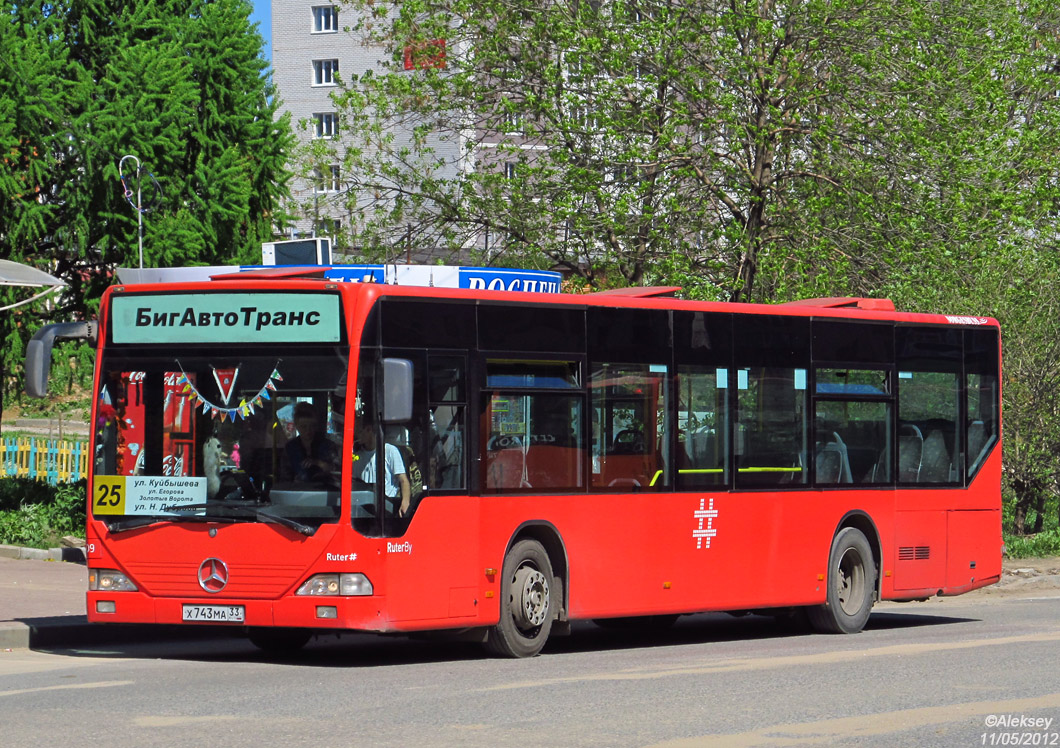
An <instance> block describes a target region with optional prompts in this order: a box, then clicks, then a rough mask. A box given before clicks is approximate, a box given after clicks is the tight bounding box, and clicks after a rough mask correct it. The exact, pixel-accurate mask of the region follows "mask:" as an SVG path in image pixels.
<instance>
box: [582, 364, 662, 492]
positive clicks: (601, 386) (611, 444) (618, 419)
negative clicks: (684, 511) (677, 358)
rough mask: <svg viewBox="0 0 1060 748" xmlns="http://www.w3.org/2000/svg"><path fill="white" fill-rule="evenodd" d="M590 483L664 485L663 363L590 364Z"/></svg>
mask: <svg viewBox="0 0 1060 748" xmlns="http://www.w3.org/2000/svg"><path fill="white" fill-rule="evenodd" d="M589 388H590V391H591V394H592V411H593V433H592V439H593V460H592V485H593V488H594V489H600V490H612V491H627V490H641V491H643V490H659V489H661V488H665V487H668V486H669V485H670V472H669V459H668V455H669V451H670V450H669V446H670V445H669V431H670V429H669V421H670V379H669V376H668V367H667V366H665V365H663V364H595V365H594V367H593V373H592V377H591V379H590V382H589Z"/></svg>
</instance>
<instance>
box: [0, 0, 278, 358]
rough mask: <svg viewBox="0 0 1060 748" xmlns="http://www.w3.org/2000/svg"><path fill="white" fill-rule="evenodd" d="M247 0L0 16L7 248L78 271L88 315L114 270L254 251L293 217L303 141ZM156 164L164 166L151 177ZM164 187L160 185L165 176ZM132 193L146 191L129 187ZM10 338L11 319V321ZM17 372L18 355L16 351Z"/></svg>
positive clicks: (76, 307)
mask: <svg viewBox="0 0 1060 748" xmlns="http://www.w3.org/2000/svg"><path fill="white" fill-rule="evenodd" d="M250 9H251V8H250V5H249V3H247V2H246V0H58V2H43V1H42V0H30V1H29V2H22V1H21V0H18V1H17V2H16V1H15V0H9V2H8V3H7V4H6V6H5V14H4V21H3V23H2V24H0V157H2V159H3V160H2V162H0V257H2V258H7V259H13V260H23V261H31V262H32V263H33V264H35V265H37V266H38V267H41V268H43V269H46V270H48V271H49V272H51V273H52V274H53V275H56V276H58V277H60V278H62V279H63V280H65V281H66V282H67V283H68V284H69V289H68V291H67V292H66V293H64V295H63V297H62V302H61V303H60V304H59V305H58V307H57V308H55V309H53V310H50V311H45V309H44V307H43V306H42V305H35V306H34V307H33V308H32V310H31V311H28V312H26V313H25V314H24V315H23V317H22V318H20V321H19V323H18V324H19V333H18V334H19V335H20V336H24V335H26V334H28V333H29V332H32V329H33V328H35V327H36V326H37V323H38V322H39V321H40V320H42V319H44V318H45V317H49V316H50V317H54V318H58V319H69V318H70V316H71V315H74V316H79V315H80V316H83V315H91V314H92V312H93V309H94V307H95V305H96V303H97V302H98V298H99V296H100V294H101V293H102V290H103V289H104V288H105V287H106V286H107V285H108V284H109V283H111V282H112V279H113V271H114V269H115V268H117V267H121V266H126V267H128V266H136V265H137V264H138V263H139V249H138V237H137V234H138V229H137V225H138V220H137V218H138V216H137V211H136V209H135V207H134V206H133V205H131V204H130V202H129V201H128V200H126V198H125V196H124V194H123V189H122V183H121V182H120V181H119V161H120V159H121V158H122V157H123V156H125V155H132V156H135V157H136V159H138V162H139V163H140V164H141V165H142V166H143V168H144V173H143V174H140V175H137V173H136V169H135V166H136V163H137V162H136V161H135V160H131V159H127V160H126V161H125V176H126V185H127V186H129V187H131V188H133V189H135V187H136V182H137V181H138V182H139V186H140V187H141V188H142V193H143V203H144V204H146V205H149V207H151V212H149V213H145V214H143V219H144V221H143V223H144V240H143V247H144V264H145V266H174V265H194V264H223V263H228V262H247V261H251V260H253V259H254V258H255V257H257V256H258V254H259V253H260V243H261V242H262V241H267V240H268V239H270V238H271V237H272V228H273V226H274V225H277V224H280V223H282V222H283V216H282V215H281V214H280V213H279V210H280V200H281V198H282V197H283V196H284V195H285V194H286V190H287V172H286V170H285V163H286V161H287V157H288V151H289V150H290V148H291V147H292V145H293V142H294V141H293V136H292V135H291V134H290V127H289V124H288V122H287V120H286V119H278V118H277V116H276V111H277V107H278V104H279V102H278V101H277V100H276V98H275V97H274V92H273V88H272V84H271V81H270V78H269V70H268V63H267V62H266V61H265V60H264V58H263V57H262V55H261V51H262V43H263V42H262V39H261V37H260V36H259V35H258V33H257V31H256V29H255V28H254V27H253V26H252V25H251V23H250V20H249V14H250ZM148 173H149V174H150V175H152V176H150V177H149V176H148ZM156 182H157V185H158V187H159V191H158V192H156V190H155V186H154V185H155V183H156ZM133 202H135V199H133ZM2 324H4V325H6V326H7V329H6V330H3V331H0V333H3V335H0V337H10V336H11V335H12V334H14V333H13V332H12V330H13V329H14V328H13V327H12V325H14V324H15V323H14V321H13V320H12V319H11V318H9V317H8V318H4V320H3V322H2ZM10 350H11V348H10V347H8V348H7V349H6V351H5V354H4V355H5V361H6V363H7V366H8V369H9V370H15V369H17V368H20V367H18V366H17V364H18V363H19V362H17V361H15V360H14V359H13V358H11V357H10V355H9V354H8V353H7V351H10Z"/></svg>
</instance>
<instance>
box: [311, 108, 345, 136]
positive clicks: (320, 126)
mask: <svg viewBox="0 0 1060 748" xmlns="http://www.w3.org/2000/svg"><path fill="white" fill-rule="evenodd" d="M338 131H339V118H338V115H336V114H335V113H334V112H321V113H317V114H314V115H313V137H315V138H333V137H335V135H336V134H338Z"/></svg>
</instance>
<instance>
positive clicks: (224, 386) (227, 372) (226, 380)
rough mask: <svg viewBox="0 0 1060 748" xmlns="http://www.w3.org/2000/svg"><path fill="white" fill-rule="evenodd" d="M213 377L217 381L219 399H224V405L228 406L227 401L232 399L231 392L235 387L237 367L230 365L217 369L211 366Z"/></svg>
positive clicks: (237, 374) (237, 373)
mask: <svg viewBox="0 0 1060 748" xmlns="http://www.w3.org/2000/svg"><path fill="white" fill-rule="evenodd" d="M210 368H211V369H213V379H214V381H215V382H217V391H218V392H220V393H221V400H223V401H224V404H225V407H227V406H228V401H229V400H231V399H232V392H233V391H234V390H235V388H236V378H237V377H238V376H239V367H238V366H232V367H229V368H227V369H218V368H215V367H213V366H211V367H210Z"/></svg>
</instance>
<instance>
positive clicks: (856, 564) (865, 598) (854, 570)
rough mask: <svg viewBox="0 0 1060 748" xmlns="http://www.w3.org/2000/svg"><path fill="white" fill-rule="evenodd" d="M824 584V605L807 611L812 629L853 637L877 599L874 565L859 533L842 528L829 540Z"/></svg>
mask: <svg viewBox="0 0 1060 748" xmlns="http://www.w3.org/2000/svg"><path fill="white" fill-rule="evenodd" d="M827 585H828V593H827V596H826V598H825V604H824V605H819V606H814V607H812V608H810V609H808V610H807V611H806V612H807V615H808V616H809V619H810V624H811V625H812V626H813V628H814V630H815V631H818V632H820V633H822V634H856V633H858V632H859V631H861V630H862V629H863V628H865V624H866V623H867V622H868V620H869V613H870V612H871V611H872V603H873V601H874V600H875V598H876V563H875V562H874V561H873V558H872V548H871V547H870V546H869V541H868V540H867V539H866V538H865V535H864V533H862V532H861V530H858V529H857V528H854V527H844V528H843V529H842V530H840V531H839V533H838V534H837V535H836V536H835V538H834V539H833V540H832V549H831V552H830V553H829V555H828V581H827Z"/></svg>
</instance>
